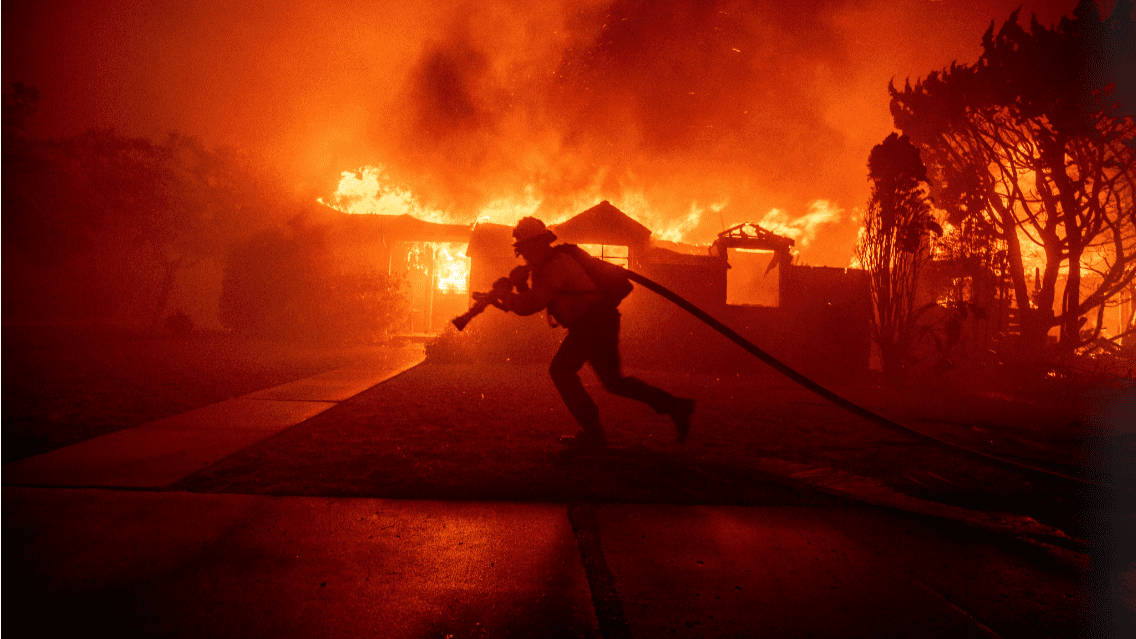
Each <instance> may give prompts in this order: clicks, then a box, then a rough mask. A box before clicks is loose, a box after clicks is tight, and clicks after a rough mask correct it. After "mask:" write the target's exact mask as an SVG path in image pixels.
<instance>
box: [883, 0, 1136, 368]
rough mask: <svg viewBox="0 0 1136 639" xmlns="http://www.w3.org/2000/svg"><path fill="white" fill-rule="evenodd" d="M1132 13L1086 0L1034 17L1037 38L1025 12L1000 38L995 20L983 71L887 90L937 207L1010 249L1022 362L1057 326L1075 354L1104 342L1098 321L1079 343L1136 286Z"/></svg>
mask: <svg viewBox="0 0 1136 639" xmlns="http://www.w3.org/2000/svg"><path fill="white" fill-rule="evenodd" d="M1131 14H1132V3H1131V0H1120V1H1119V2H1118V3H1117V5H1116V9H1115V10H1114V12H1113V14H1112V15H1111V16H1110V17H1109V18H1108V19H1107V20H1101V18H1100V16H1099V14H1098V13H1097V10H1096V7H1095V5H1093V3H1092V2H1089V1H1088V0H1082V1H1081V2H1080V4H1078V5H1077V7H1076V9H1075V10H1074V12H1073V17H1072V18H1063V19H1062V20H1061V21H1060V23H1059V24H1058V25H1057V26H1055V27H1044V26H1042V25H1041V24H1039V23H1038V21H1037V18H1036V16H1035V17H1032V18H1031V21H1030V26H1029V30H1028V31H1027V30H1026V29H1024V28H1022V27H1021V26H1020V25H1019V24H1018V12H1017V11H1015V12H1014V13H1012V14H1011V15H1010V18H1009V20H1008V21H1007V22H1006V23H1005V24H1004V25H1002V27H1001V29H999V30H998V32H997V34H995V32H994V24H993V23H991V26H990V28H989V29H988V30H987V32H986V33H985V35H984V36H983V37H982V47H983V53H982V55H981V56H980V58H979V60H978V61H977V62H976V63H975V64H973V65H960V64H957V63H956V64H952V65H951V67H950V68H948V69H946V70H944V71H942V72H941V73H938V72H936V73H931V74H930V75H928V76H927V77H926V78H924V79H922V80H920V81H918V82H917V83H916V84H915V85H914V86H912V85H911V84H910V82H909V83H907V84H906V86H905V87H904V88H903V89H902V90H897V89H896V88H895V86H894V85H890V86H889V91H890V93H891V112H892V116H893V118H894V121H895V125H896V127H897V128H899V129H900V130H901V131H903V132H904V133H905V134H907V135H909V136H910V137H911V140H912V141H913V142H914V143H915V144H916V145H917V146H918V147H919V148H920V151H921V153H922V157H923V160H924V161H925V162H926V163H927V166H928V169H929V175H930V178H931V184H932V185H933V191H932V193H933V195H934V196H935V199H936V202H937V204H938V206H940V207H943V208H945V209H946V210H948V212H949V214H950V221H951V222H952V223H953V224H956V225H957V224H959V223H961V221H962V220H964V219H968V218H974V219H976V220H978V226H979V227H981V228H984V229H985V230H986V231H987V232H988V234H989V237H990V238H992V239H996V240H997V241H1000V242H1002V243H1004V245H1005V248H1006V255H1007V267H1008V270H1009V275H1010V278H1011V281H1012V286H1013V290H1014V298H1015V302H1016V305H1017V308H1018V313H1019V319H1020V324H1021V345H1022V346H1023V347H1024V349H1025V352H1026V353H1034V354H1036V353H1038V352H1039V351H1040V349H1041V347H1042V346H1043V345H1044V344H1045V338H1046V334H1047V333H1048V331H1049V330H1050V329H1051V328H1052V327H1055V326H1059V327H1060V328H1061V338H1060V343H1061V345H1062V347H1063V348H1065V349H1068V350H1072V349H1074V348H1076V347H1078V346H1081V345H1083V344H1084V343H1085V342H1086V341H1087V340H1088V339H1092V338H1094V337H1097V336H1098V335H1099V333H1100V329H1101V324H1100V322H1098V323H1097V325H1096V327H1095V329H1094V330H1095V333H1090V334H1087V335H1083V334H1082V332H1081V327H1082V325H1083V324H1084V323H1085V321H1086V319H1085V318H1086V316H1087V315H1089V314H1091V313H1093V312H1094V311H1095V312H1096V313H1097V314H1098V315H1099V314H1100V313H1101V312H1103V305H1104V304H1105V303H1107V302H1109V301H1110V300H1112V299H1113V298H1114V297H1116V296H1117V295H1118V294H1119V293H1120V292H1121V291H1123V290H1124V289H1125V288H1126V287H1127V286H1128V285H1129V283H1130V282H1132V280H1133V278H1134V277H1136V209H1134V206H1133V189H1134V187H1136V122H1134V119H1133V107H1136V95H1134V91H1133V87H1132V81H1131V78H1132V77H1136V29H1134V28H1133V22H1132V19H1131ZM1035 269H1036V271H1035ZM1035 272H1037V273H1038V278H1037V280H1036V281H1033V282H1031V281H1030V280H1031V276H1033V274H1034V273H1035ZM1085 274H1090V275H1091V276H1092V277H1091V278H1086V277H1085ZM1061 275H1065V282H1066V286H1065V288H1064V294H1062V295H1060V298H1059V295H1058V292H1057V284H1058V281H1059V279H1060V276H1061ZM1031 284H1032V285H1033V286H1032V288H1033V290H1032V291H1031ZM1055 304H1057V306H1058V309H1057V311H1056V312H1055V311H1054V306H1055ZM1114 337H1116V338H1118V337H1119V336H1114Z"/></svg>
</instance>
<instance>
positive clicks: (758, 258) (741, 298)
mask: <svg viewBox="0 0 1136 639" xmlns="http://www.w3.org/2000/svg"><path fill="white" fill-rule="evenodd" d="M728 258H729V260H728V261H729V263H730V268H729V270H727V271H726V303H727V304H733V305H735V306H777V305H778V304H780V286H779V282H780V279H781V278H780V276H781V273H780V269H779V268H778V266H777V265H778V262H777V254H776V253H774V252H773V251H757V250H753V249H739V248H732V249H730V250H729V254H728Z"/></svg>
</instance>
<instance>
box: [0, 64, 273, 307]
mask: <svg viewBox="0 0 1136 639" xmlns="http://www.w3.org/2000/svg"><path fill="white" fill-rule="evenodd" d="M34 98H35V92H34V90H30V89H28V88H27V87H22V86H20V85H17V86H16V87H15V88H14V90H13V92H12V94H11V95H6V96H5V104H4V108H5V112H4V116H5V121H4V127H5V134H6V137H5V140H4V172H3V179H4V193H3V204H4V218H3V220H4V234H3V240H4V266H5V269H6V271H7V273H6V276H5V286H6V288H7V290H8V291H9V292H10V293H11V292H13V291H14V293H12V294H10V295H8V296H7V297H6V298H5V301H6V302H9V301H10V302H13V303H12V304H10V305H9V311H10V310H12V309H13V308H15V309H17V310H16V313H17V315H18V316H23V317H27V318H36V319H42V318H45V317H52V318H62V317H68V318H70V319H98V320H103V321H105V320H107V319H114V320H117V321H119V322H122V323H129V324H145V325H149V326H151V327H157V326H160V325H161V322H162V320H163V319H164V317H165V315H166V313H167V310H168V305H169V299H170V297H171V294H172V292H173V291H174V289H175V284H176V283H177V281H178V278H179V277H183V274H184V273H186V271H187V269H190V268H193V267H194V266H195V265H198V264H201V263H202V262H204V261H206V260H212V261H213V262H214V263H215V264H216V266H215V269H216V271H217V272H218V274H219V272H220V263H221V261H222V260H223V258H224V257H225V256H226V255H227V254H228V253H229V251H230V249H231V248H232V246H234V245H235V244H236V243H238V242H240V241H242V240H244V239H246V238H248V237H249V236H251V235H253V234H255V233H256V232H258V231H261V230H263V229H264V228H266V227H269V226H271V225H272V224H273V223H274V222H275V221H277V220H278V219H279V218H280V217H281V216H283V215H285V214H287V213H288V211H289V210H290V207H289V206H288V204H289V200H290V199H291V198H290V196H288V195H287V194H286V191H285V190H284V189H283V188H281V187H280V185H279V184H277V183H276V182H275V181H274V180H273V178H272V177H271V175H270V174H268V173H267V172H266V171H265V170H263V169H262V168H261V167H259V166H258V165H256V164H254V163H253V162H251V161H250V160H248V159H247V158H245V157H244V156H242V155H241V154H239V153H238V152H236V151H233V150H230V149H210V148H206V147H205V146H204V145H203V144H202V143H201V142H199V141H198V140H196V139H193V138H190V137H185V136H181V135H177V134H171V135H169V136H168V137H167V139H166V140H165V141H164V142H162V143H160V144H159V143H154V142H151V141H150V140H147V139H144V138H132V137H128V136H125V135H123V134H121V133H119V132H117V131H114V130H111V129H96V130H90V131H87V132H85V133H82V134H79V135H74V136H71V137H68V138H65V139H62V140H37V139H30V138H25V137H22V136H20V135H19V131H20V130H21V122H22V121H23V120H24V119H26V115H27V114H28V113H30V112H31V110H32V107H33V106H34ZM9 133H12V135H10V136H9V135H8V134H9ZM218 278H219V275H218Z"/></svg>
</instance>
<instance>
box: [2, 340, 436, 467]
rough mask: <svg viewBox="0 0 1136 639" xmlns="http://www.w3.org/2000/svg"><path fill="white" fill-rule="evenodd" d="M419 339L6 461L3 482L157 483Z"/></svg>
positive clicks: (411, 357) (316, 405)
mask: <svg viewBox="0 0 1136 639" xmlns="http://www.w3.org/2000/svg"><path fill="white" fill-rule="evenodd" d="M424 358H425V354H424V351H423V349H422V347H421V346H420V345H416V346H408V347H402V348H392V349H387V350H385V351H383V354H382V356H380V357H376V358H374V359H366V360H363V361H359V362H357V363H355V364H352V365H350V366H346V367H343V368H339V369H336V370H333V371H329V372H327V373H323V374H320V375H316V376H314V377H309V378H307V379H302V380H299V381H296V382H290V383H288V384H283V385H281V386H277V387H275V388H269V389H266V390H261V391H257V392H255V393H250V394H248V395H244V396H242V397H238V398H234V399H230V400H229V401H226V402H221V403H220V404H213V405H211V406H205V407H203V408H199V409H197V410H192V411H189V412H188V413H183V414H181V415H174V416H173V417H169V418H166V419H161V420H158V421H156V422H150V423H149V424H143V425H141V426H137V427H135V428H128V429H125V430H120V431H117V432H114V433H110V434H107V435H103V436H101V437H95V438H94V439H89V440H87V441H84V442H80V443H78V444H75V445H72V446H67V447H66V448H60V449H57V450H53V451H50V452H47V453H44V454H42V455H36V456H34V457H29V458H28V459H24V460H20V461H18V462H15V463H12V464H8V465H6V466H4V468H3V482H4V485H5V486H82V487H95V486H99V487H116V488H161V487H163V486H168V485H170V484H172V483H174V482H176V481H177V480H179V479H181V478H182V477H185V476H186V475H189V474H191V473H194V472H197V471H199V470H201V469H203V468H207V467H209V466H210V465H212V464H215V463H217V462H218V461H220V460H221V459H223V458H225V457H227V456H228V455H231V454H233V453H235V452H237V451H238V450H241V449H243V448H247V447H248V446H251V445H252V444H255V443H256V442H259V441H260V440H262V439H265V438H266V437H269V436H271V435H274V434H276V433H278V432H280V431H282V430H284V429H285V428H288V427H289V426H294V425H296V424H298V423H300V422H302V421H304V420H306V419H308V418H310V417H313V416H314V415H317V414H319V413H322V412H323V411H325V410H327V409H328V408H331V407H332V406H334V405H335V404H336V403H337V402H341V401H344V400H346V399H349V398H351V397H353V396H355V395H357V394H359V393H361V392H363V391H365V390H367V389H368V388H371V387H372V386H374V385H376V384H380V383H382V382H384V381H386V380H388V379H390V378H391V377H394V376H395V375H398V374H399V373H402V372H404V371H406V370H408V369H410V368H411V367H413V366H417V365H418V364H420V363H421V362H422V360H423V359H424Z"/></svg>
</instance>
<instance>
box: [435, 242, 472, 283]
mask: <svg viewBox="0 0 1136 639" xmlns="http://www.w3.org/2000/svg"><path fill="white" fill-rule="evenodd" d="M465 246H466V245H465V244H459V243H454V242H439V243H437V244H436V245H435V247H434V268H435V270H436V272H437V274H438V275H437V280H438V290H439V291H441V292H443V293H466V292H468V291H469V258H468V257H466V255H465V252H464V250H465Z"/></svg>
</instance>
